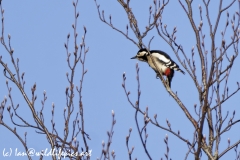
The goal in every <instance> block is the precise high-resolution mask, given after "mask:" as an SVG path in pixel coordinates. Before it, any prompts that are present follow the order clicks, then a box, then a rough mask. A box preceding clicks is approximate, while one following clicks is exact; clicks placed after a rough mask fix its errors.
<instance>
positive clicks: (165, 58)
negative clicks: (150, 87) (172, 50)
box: [131, 48, 185, 88]
mask: <svg viewBox="0 0 240 160" xmlns="http://www.w3.org/2000/svg"><path fill="white" fill-rule="evenodd" d="M150 54H151V55H152V58H153V59H154V62H155V64H156V65H157V68H158V69H159V70H160V72H161V74H162V75H164V76H166V77H167V80H168V85H169V87H170V88H171V82H172V78H173V76H174V70H175V71H179V72H181V73H183V74H185V72H184V71H183V70H181V69H180V68H179V66H178V65H177V63H176V62H174V61H173V60H172V59H171V57H170V56H169V55H168V54H167V53H165V52H163V51H161V50H150V51H149V52H148V50H147V49H146V48H142V49H140V50H139V51H138V52H137V55H136V56H134V57H132V58H131V59H137V60H139V61H143V62H146V63H148V64H149V66H150V67H151V68H152V69H153V70H154V71H155V72H156V78H158V77H159V76H160V75H159V73H158V70H157V69H156V67H155V66H154V64H153V62H152V59H151V57H150Z"/></svg>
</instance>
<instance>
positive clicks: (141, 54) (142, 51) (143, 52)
mask: <svg viewBox="0 0 240 160" xmlns="http://www.w3.org/2000/svg"><path fill="white" fill-rule="evenodd" d="M148 54H149V53H148V51H147V49H146V48H143V49H140V50H139V51H138V52H137V55H136V56H134V57H132V58H131V59H138V60H139V61H143V62H147V56H148Z"/></svg>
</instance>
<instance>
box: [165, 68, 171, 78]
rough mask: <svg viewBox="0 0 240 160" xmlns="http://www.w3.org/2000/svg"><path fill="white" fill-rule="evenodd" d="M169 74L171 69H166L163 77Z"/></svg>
mask: <svg viewBox="0 0 240 160" xmlns="http://www.w3.org/2000/svg"><path fill="white" fill-rule="evenodd" d="M170 74H171V69H170V68H167V69H166V71H165V73H164V75H165V76H169V75H170Z"/></svg>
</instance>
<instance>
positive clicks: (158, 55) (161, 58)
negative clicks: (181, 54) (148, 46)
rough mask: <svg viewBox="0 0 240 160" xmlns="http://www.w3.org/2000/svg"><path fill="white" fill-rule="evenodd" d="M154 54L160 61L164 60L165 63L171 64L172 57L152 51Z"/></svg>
mask: <svg viewBox="0 0 240 160" xmlns="http://www.w3.org/2000/svg"><path fill="white" fill-rule="evenodd" d="M152 55H153V56H154V57H156V58H158V59H159V60H160V61H162V62H164V63H165V65H167V66H168V65H170V64H171V61H170V59H168V58H166V57H165V56H164V55H161V54H159V53H152Z"/></svg>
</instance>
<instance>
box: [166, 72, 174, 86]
mask: <svg viewBox="0 0 240 160" xmlns="http://www.w3.org/2000/svg"><path fill="white" fill-rule="evenodd" d="M173 75H174V70H172V72H170V74H169V75H168V76H167V79H168V85H169V87H170V88H171V82H172V78H173Z"/></svg>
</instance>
